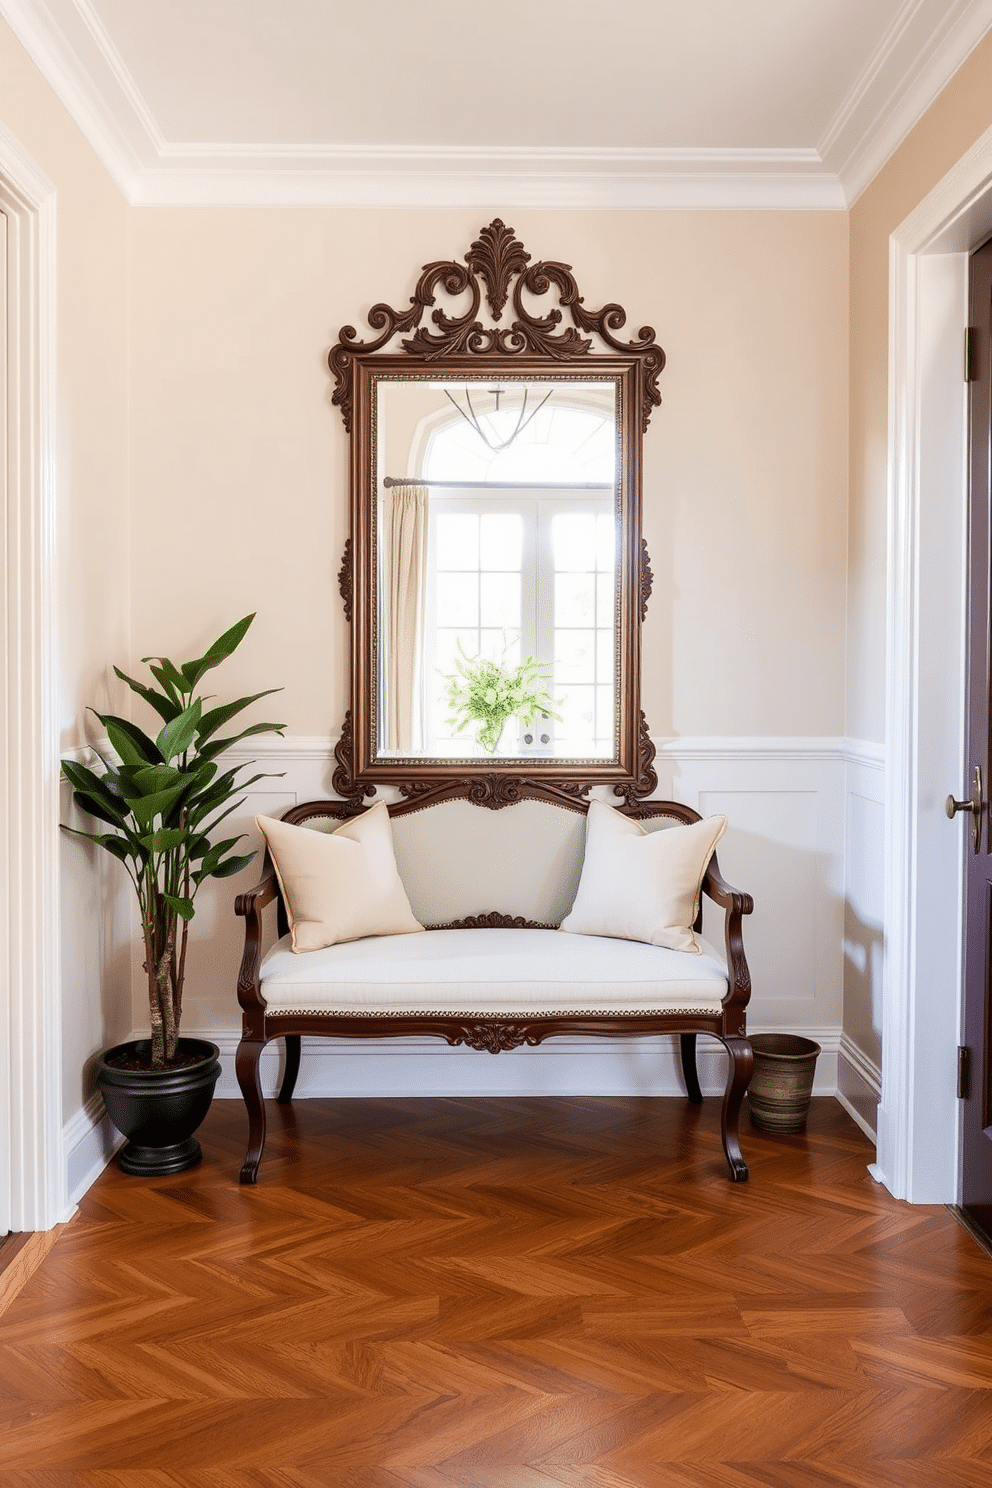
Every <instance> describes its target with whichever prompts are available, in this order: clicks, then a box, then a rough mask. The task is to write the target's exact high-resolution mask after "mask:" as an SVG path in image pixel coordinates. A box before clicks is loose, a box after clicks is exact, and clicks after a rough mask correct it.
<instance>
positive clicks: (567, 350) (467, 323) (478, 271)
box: [328, 217, 665, 433]
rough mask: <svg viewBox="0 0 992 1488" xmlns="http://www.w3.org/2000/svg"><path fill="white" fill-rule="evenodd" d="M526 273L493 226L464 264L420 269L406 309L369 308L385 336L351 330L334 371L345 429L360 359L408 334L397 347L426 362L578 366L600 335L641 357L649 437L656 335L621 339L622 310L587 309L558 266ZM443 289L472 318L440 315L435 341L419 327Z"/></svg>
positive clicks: (512, 243)
mask: <svg viewBox="0 0 992 1488" xmlns="http://www.w3.org/2000/svg"><path fill="white" fill-rule="evenodd" d="M528 264H530V254H529V253H528V252H527V251H526V249H525V248H524V246H523V244H522V243H521V242H519V241H518V240H517V238H516V237H515V236H514V233H513V229H512V228H510V227H507V226H506V225H505V224H504V223H503V222H501V221H500V219H499V218H498V217H497V218H495V219H494V220H493V221H492V222H491V223H490V224H489V226H488V227H484V228H483V229H482V231H481V232H480V233H479V236H478V237H477V238H476V240H475V242H474V243H473V244H472V246H471V248H470V249H469V251H468V253H466V255H465V263H464V264H460V263H457V262H455V261H454V260H452V261H450V262H440V263H430V264H425V265H424V268H423V272H422V273H421V276H420V278H419V280H418V281H417V288H416V290H415V292H414V294H413V295H412V296H411V298H410V308H409V309H408V310H394V309H393V308H392V306H391V305H385V304H381V303H380V304H377V305H373V306H372V308H371V310H370V311H369V313H368V322H369V325H370V327H371V328H372V329H373V330H375V331H379V335H378V336H377V337H375V338H374V339H373V340H371V341H359V339H358V332H357V331H356V330H355V328H354V326H350V325H349V326H343V327H342V328H341V331H340V333H339V337H338V343H337V345H336V346H335V347H333V348H332V350H331V352H330V355H329V357H328V362H329V365H330V368H331V371H332V372H333V373H334V376H335V378H336V381H337V386H336V388H335V390H334V395H333V399H332V401H333V402H334V404H335V405H336V406H337V407H338V408H340V409H341V416H342V418H343V419H344V426H345V429H347V430H348V432H349V433H350V432H351V426H352V418H353V405H352V395H353V375H354V367H355V357H356V356H357V355H362V356H368V355H370V354H374V353H375V352H378V351H381V350H382V349H383V348H384V347H386V346H387V345H388V344H389V342H390V341H392V340H393V339H394V337H396V336H398V335H407V334H408V333H410V332H412V333H413V334H412V335H409V339H408V340H405V341H403V342H402V343H401V345H402V348H403V351H404V352H405V353H406V355H407V356H409V357H413V358H416V359H418V360H421V361H426V362H437V361H440V360H443V359H444V358H446V357H452V356H458V355H463V354H465V355H469V356H498V357H519V356H524V355H526V354H530V355H533V356H537V357H546V358H549V359H550V360H552V361H558V362H562V361H574V360H575V359H576V358H585V357H587V356H588V355H589V354H590V352H591V350H592V345H593V343H592V339H591V337H592V335H593V334H596V335H598V336H599V337H600V339H601V340H602V342H603V343H604V345H605V346H607V347H608V348H609V349H610V350H611V351H615V352H619V353H621V354H622V355H624V356H635V357H637V358H638V360H639V361H640V363H641V366H642V387H643V404H642V409H641V431H642V433H643V432H644V431H646V429H647V427H648V424H649V422H650V420H651V411H652V409H654V408H656V407H657V406H658V405H659V404H660V403H661V393H660V392H659V391H658V377H659V375H660V374H661V372H662V371H663V369H664V366H665V353H664V352H663V351H662V349H661V347H660V346H659V345H658V344H657V342H656V341H655V339H654V330H653V329H652V327H651V326H642V327H641V329H640V331H639V332H638V334H637V336H636V338H635V339H634V340H632V341H622V340H620V339H618V335H617V333H618V332H620V331H621V330H622V329H623V327H624V326H625V325H626V323H627V314H626V311H625V310H624V309H623V308H622V306H620V305H616V304H609V305H604V306H603V308H602V309H601V310H587V309H586V308H585V305H584V302H583V298H582V296H581V295H580V294H579V287H578V285H577V284H576V282H575V278H574V276H573V274H572V269H571V265H570V264H566V263H555V262H552V261H548V262H541V263H536V264H531V265H530V267H528ZM514 276H516V279H517V282H516V284H515V285H514V288H513V309H514V312H515V316H514V319H513V321H512V322H511V324H510V325H508V326H501V325H499V323H498V322H499V321H500V319H501V318H502V315H503V311H504V310H505V308H506V303H507V299H508V298H509V293H510V280H511V279H513V278H514ZM480 279H481V280H483V281H484V283H485V299H486V303H487V305H488V307H489V310H490V312H491V315H492V318H493V321H494V322H496V323H495V324H493V325H489V326H487V325H484V324H483V322H482V321H481V320H480V319H479V311H480V309H481V305H482V298H483V292H482V290H481V289H480V285H479V281H480ZM439 288H443V289H444V291H445V293H446V294H448V295H450V296H453V297H454V296H458V295H462V294H464V293H466V292H468V293H469V295H470V297H471V298H470V303H469V307H468V309H467V310H465V311H464V312H463V313H462V314H461V315H457V314H448V313H447V312H446V311H445V310H443V309H442V308H440V307H438V308H436V309H435V310H434V311H433V314H432V315H431V317H430V318H431V321H432V322H433V324H434V325H435V326H436V327H437V330H436V331H435V332H431V331H429V330H428V329H427V328H426V327H425V326H423V325H422V324H421V322H422V320H423V318H424V314H425V312H426V311H427V310H429V309H430V308H431V306H433V305H434V304H435V301H436V298H437V292H438V289H439ZM552 290H557V292H558V305H557V306H552V307H551V308H550V309H549V310H548V312H547V314H545V315H537V314H534V313H533V312H532V311H531V310H529V309H528V308H527V305H526V303H525V301H524V294H525V293H527V294H530V295H532V296H534V297H535V298H540V297H541V296H544V295H547V294H549V293H550V292H551V291H552ZM564 310H567V311H568V312H569V314H570V315H571V317H572V322H573V324H572V325H570V326H564V327H562V326H561V322H562V318H563V316H562V312H563V311H564ZM559 327H561V329H559ZM583 332H587V333H588V334H587V335H583V334H582V333H583Z"/></svg>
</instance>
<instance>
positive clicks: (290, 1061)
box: [276, 1033, 303, 1106]
mask: <svg viewBox="0 0 992 1488" xmlns="http://www.w3.org/2000/svg"><path fill="white" fill-rule="evenodd" d="M302 1042H303V1041H302V1039H301V1038H300V1035H299V1034H298V1033H287V1034H286V1068H285V1070H284V1071H283V1076H282V1084H281V1085H280V1087H279V1094H278V1096H277V1097H276V1099H277V1100H278V1102H279V1104H280V1106H288V1105H289V1103H290V1101H291V1100H292V1099H293V1091H294V1090H295V1089H296V1077H297V1075H298V1074H299V1073H300V1046H301V1044H302Z"/></svg>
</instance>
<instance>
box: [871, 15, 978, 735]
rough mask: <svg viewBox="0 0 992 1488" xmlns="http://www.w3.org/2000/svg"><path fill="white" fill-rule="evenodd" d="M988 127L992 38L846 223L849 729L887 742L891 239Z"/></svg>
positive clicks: (947, 91)
mask: <svg viewBox="0 0 992 1488" xmlns="http://www.w3.org/2000/svg"><path fill="white" fill-rule="evenodd" d="M990 125H992V34H990V35H989V36H987V37H986V38H985V40H984V41H983V42H982V43H981V44H980V45H979V46H978V47H976V49H975V51H974V52H973V53H972V54H971V56H970V57H969V58H968V60H967V62H965V64H964V66H963V67H962V68H961V69H960V71H959V72H958V73H957V74H956V75H955V77H953V78H952V79H951V81H950V83H949V84H948V85H947V87H946V88H945V89H944V91H943V93H942V94H941V95H940V97H939V98H938V99H937V101H936V102H935V103H934V104H933V106H932V108H930V110H929V111H928V112H927V113H926V114H925V115H924V117H923V118H922V119H921V120H920V122H919V124H918V125H917V126H916V128H915V129H914V130H913V131H912V133H911V134H910V135H909V136H908V137H907V139H906V140H905V141H904V143H903V144H902V145H901V146H900V148H899V149H898V150H897V151H896V153H895V155H893V157H892V159H891V160H890V161H889V162H888V164H887V165H886V166H885V168H884V169H883V170H882V171H881V172H880V173H879V175H878V176H876V178H875V180H874V181H873V182H872V184H871V185H870V186H869V187H868V189H867V190H866V191H865V192H864V193H863V195H862V196H861V197H859V199H858V201H857V202H856V203H855V204H854V206H853V208H852V209H851V213H850V222H851V270H850V282H851V506H850V546H849V555H848V561H849V570H850V579H849V611H848V617H849V618H848V652H847V732H848V734H849V735H850V736H851V737H852V738H856V739H869V740H873V741H875V742H876V743H882V742H883V740H884V738H885V563H886V558H885V523H886V478H887V466H886V449H887V437H888V427H887V425H888V326H889V317H888V304H889V236H890V234H891V233H892V232H894V230H895V229H896V228H897V227H898V226H899V224H900V223H901V222H903V221H904V220H905V218H906V217H908V216H909V214H910V212H912V210H913V209H914V207H916V206H918V205H919V203H920V202H921V201H922V200H923V198H924V197H925V196H926V195H927V194H928V193H929V192H930V191H931V190H932V188H933V187H934V186H935V185H936V184H937V182H938V181H939V180H940V179H941V177H942V176H944V175H945V174H946V173H947V171H948V170H950V168H951V166H952V165H954V164H955V162H956V161H957V160H959V159H960V158H961V156H962V155H963V154H964V153H965V151H966V150H967V149H968V148H969V147H970V146H971V145H973V144H974V142H975V140H976V139H978V137H979V136H980V135H981V134H983V133H984V132H985V130H986V129H988V128H989V126H990Z"/></svg>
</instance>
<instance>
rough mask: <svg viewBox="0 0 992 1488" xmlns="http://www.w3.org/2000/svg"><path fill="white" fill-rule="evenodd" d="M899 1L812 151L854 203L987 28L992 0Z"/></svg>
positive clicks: (988, 27) (990, 15)
mask: <svg viewBox="0 0 992 1488" xmlns="http://www.w3.org/2000/svg"><path fill="white" fill-rule="evenodd" d="M934 11H935V7H934V6H932V5H929V4H927V3H926V0H906V3H905V4H904V5H903V6H902V8H901V10H900V11H899V13H898V15H897V16H896V17H895V20H894V21H893V22H892V25H891V26H890V27H889V29H888V31H887V32H886V33H885V35H884V36H883V37H882V40H881V41H880V42H879V45H878V47H877V48H876V49H875V52H874V54H873V55H872V56H871V57H870V58H869V60H868V62H867V64H866V66H865V67H864V68H863V70H862V72H861V74H860V76H859V77H858V78H857V79H856V80H855V82H854V84H853V86H852V88H851V90H850V92H849V93H848V95H847V97H846V98H845V99H844V101H843V103H842V104H841V106H840V108H839V109H838V110H837V113H836V114H835V115H834V118H833V120H832V121H831V123H830V125H829V126H828V128H827V131H826V133H825V134H824V136H823V138H822V139H821V140H820V142H819V146H818V153H819V155H820V157H821V158H822V160H823V162H824V165H825V166H826V167H827V169H829V170H830V171H831V172H832V173H833V174H834V175H836V176H837V177H838V179H839V180H840V182H841V185H842V187H843V190H844V195H845V198H846V200H847V202H848V204H849V205H852V206H853V204H854V202H855V201H857V199H858V197H859V196H860V195H861V193H862V192H863V191H864V190H865V189H866V188H867V187H868V186H869V185H870V184H871V182H872V181H873V180H874V179H875V177H876V176H877V175H878V173H879V171H880V170H881V169H882V167H883V166H884V165H885V163H886V161H887V160H889V159H890V158H891V157H892V155H893V154H894V153H895V152H896V150H897V149H898V148H899V146H900V145H901V144H902V142H903V140H904V139H905V138H906V136H907V135H908V134H909V133H910V131H911V130H912V129H913V128H914V126H915V125H916V124H918V123H919V121H920V119H921V118H922V117H923V115H924V114H925V113H926V111H927V109H928V108H929V107H930V105H931V104H932V103H933V102H934V100H935V99H936V98H937V96H938V95H939V94H940V93H941V91H942V90H943V89H944V88H945V87H946V86H947V84H948V83H949V82H950V80H951V78H952V77H953V76H954V74H955V73H956V72H957V70H958V68H959V67H960V66H961V65H962V63H963V62H964V61H965V60H966V58H967V57H968V56H969V54H970V53H971V52H972V51H973V50H974V48H975V47H976V46H977V45H978V43H979V42H980V41H981V40H982V38H983V36H984V35H985V34H986V32H987V31H988V30H989V29H990V28H992V0H944V3H942V5H941V6H940V7H939V14H938V15H936V16H935V14H934Z"/></svg>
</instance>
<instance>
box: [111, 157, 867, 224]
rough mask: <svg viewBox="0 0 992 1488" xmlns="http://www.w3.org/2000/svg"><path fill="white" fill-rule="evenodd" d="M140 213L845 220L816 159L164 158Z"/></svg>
mask: <svg viewBox="0 0 992 1488" xmlns="http://www.w3.org/2000/svg"><path fill="white" fill-rule="evenodd" d="M131 200H132V201H133V202H134V203H136V204H142V205H149V206H177V205H199V206H209V205H216V206H298V207H366V208H371V207H484V208H485V209H486V210H489V209H490V208H491V207H492V206H493V205H494V203H495V204H497V205H499V206H500V207H502V208H504V209H520V208H524V207H536V208H547V207H554V208H558V209H563V210H567V209H569V208H594V209H595V208H603V209H613V210H618V209H624V208H628V209H635V210H637V209H640V210H645V209H648V210H650V209H658V208H679V207H683V208H711V209H735V208H736V209H742V208H744V209H752V210H754V209H762V208H764V209H769V210H796V209H805V210H815V211H823V210H835V211H836V210H841V211H842V210H844V208H845V207H846V205H847V203H846V200H845V198H844V193H843V190H842V188H841V185H840V182H839V181H838V179H837V178H836V176H832V175H829V174H828V173H826V172H825V171H824V170H823V167H822V165H821V164H820V162H819V160H818V158H817V157H816V155H815V152H813V151H778V152H770V151H735V152H728V151H721V152H715V151H714V152H703V151H695V152H689V151H686V152H682V153H676V152H673V151H663V150H657V151H637V152H634V151H608V150H600V151H592V150H570V151H566V150H559V151H551V150H541V149H533V150H527V149H519V150H509V149H506V150H470V149H461V150H458V149H450V150H427V149H424V150H418V149H416V148H414V147H408V148H406V149H395V150H380V149H368V150H314V149H307V148H305V147H304V148H301V149H299V150H293V151H287V150H284V151H280V152H268V151H263V150H262V149H261V148H259V149H258V150H257V151H252V150H251V148H250V147H249V148H247V149H242V150H239V151H237V152H235V151H233V150H221V149H214V148H212V147H210V146H199V147H196V148H195V150H184V151H182V152H175V153H174V152H173V151H171V150H169V151H167V152H166V153H165V154H164V156H163V157H162V158H161V159H160V160H159V161H158V162H157V163H156V164H155V165H154V166H153V167H151V168H150V169H147V170H145V171H143V172H142V174H141V177H140V179H139V180H137V181H136V182H135V185H134V189H133V194H132V196H131Z"/></svg>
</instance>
